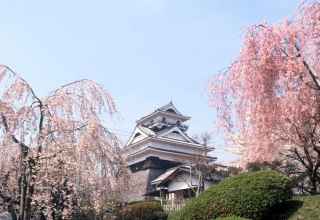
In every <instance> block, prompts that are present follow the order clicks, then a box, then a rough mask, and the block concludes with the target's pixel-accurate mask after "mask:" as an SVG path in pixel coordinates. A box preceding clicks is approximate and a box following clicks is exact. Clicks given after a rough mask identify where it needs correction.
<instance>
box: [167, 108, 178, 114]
mask: <svg viewBox="0 0 320 220" xmlns="http://www.w3.org/2000/svg"><path fill="white" fill-rule="evenodd" d="M167 112H170V113H176V112H175V111H174V110H173V109H172V108H169V109H168V110H167Z"/></svg>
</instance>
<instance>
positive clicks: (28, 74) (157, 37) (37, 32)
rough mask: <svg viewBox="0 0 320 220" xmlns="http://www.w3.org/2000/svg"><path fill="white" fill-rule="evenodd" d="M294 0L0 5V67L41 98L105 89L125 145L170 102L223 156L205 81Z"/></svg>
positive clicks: (12, 1)
mask: <svg viewBox="0 0 320 220" xmlns="http://www.w3.org/2000/svg"><path fill="white" fill-rule="evenodd" d="M300 2H301V1H300V0H201V1H199V0H114V1H109V0H101V1H98V0H90V1H81V0H67V1H63V0H55V1H40V0H38V1H33V0H28V1H23V0H21V1H17V0H8V1H7V0H1V1H0V9H1V13H0V28H1V29H0V63H2V64H5V65H8V66H10V67H11V68H12V69H14V70H15V71H16V72H18V73H20V74H21V75H22V76H23V77H24V78H25V79H26V80H27V81H28V82H29V83H30V84H31V85H32V86H33V88H34V89H35V91H36V92H37V93H38V94H39V95H40V96H45V95H47V94H48V93H49V92H50V91H52V90H54V89H55V88H57V87H59V86H60V85H63V84H66V83H68V82H71V81H74V80H78V79H83V78H86V79H92V80H95V81H97V82H98V83H100V84H102V85H103V86H104V87H105V88H106V89H107V90H108V91H109V92H110V93H111V94H112V96H113V97H114V99H115V102H116V104H117V107H118V110H119V112H120V113H119V115H118V116H117V118H116V119H115V120H113V121H112V122H110V127H111V129H112V130H113V131H114V132H116V133H117V134H119V136H121V138H122V139H123V140H124V141H126V138H128V136H129V135H130V133H131V132H132V130H133V128H134V126H135V121H136V120H137V119H139V118H140V117H142V116H144V115H146V114H148V113H150V112H152V111H153V110H154V109H155V108H157V107H161V106H162V105H165V104H167V103H168V102H169V101H173V103H174V104H175V105H176V107H177V108H178V109H179V110H180V111H181V112H182V113H184V114H186V115H188V116H191V117H192V119H191V120H190V121H189V122H188V124H189V126H190V128H189V134H190V135H191V136H192V135H195V134H201V133H203V132H211V133H212V136H213V139H212V144H213V145H214V146H215V147H216V151H215V152H214V153H213V154H214V155H215V156H217V157H218V160H219V161H220V162H228V161H232V160H234V159H235V156H233V155H231V154H230V153H228V152H226V150H225V146H224V144H223V140H222V139H221V136H219V135H218V134H216V133H215V123H214V122H215V113H214V110H213V109H211V108H210V107H209V105H208V96H207V85H208V81H209V80H210V78H211V77H212V76H213V75H214V74H215V73H217V72H218V71H220V70H222V69H225V68H226V67H227V66H228V65H229V64H230V63H231V62H232V61H233V60H234V59H235V57H236V56H237V54H238V53H239V50H240V48H241V43H242V37H243V34H244V32H245V29H246V27H248V26H250V25H252V24H255V23H259V22H269V23H274V22H279V21H281V20H282V19H284V18H290V17H291V16H292V14H293V13H294V12H295V10H296V8H297V7H298V4H299V3H300Z"/></svg>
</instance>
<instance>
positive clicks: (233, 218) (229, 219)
mask: <svg viewBox="0 0 320 220" xmlns="http://www.w3.org/2000/svg"><path fill="white" fill-rule="evenodd" d="M214 220H250V219H248V218H241V217H238V216H229V217H222V218H216V219H214Z"/></svg>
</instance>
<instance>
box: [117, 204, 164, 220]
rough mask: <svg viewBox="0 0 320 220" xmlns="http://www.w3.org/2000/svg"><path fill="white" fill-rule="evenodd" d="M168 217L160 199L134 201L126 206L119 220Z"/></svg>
mask: <svg viewBox="0 0 320 220" xmlns="http://www.w3.org/2000/svg"><path fill="white" fill-rule="evenodd" d="M166 218H167V216H166V214H165V213H164V211H163V209H162V207H161V205H160V203H159V202H158V201H143V202H134V203H131V204H129V205H128V206H127V207H125V208H124V209H123V210H122V211H121V212H120V216H119V220H165V219H166Z"/></svg>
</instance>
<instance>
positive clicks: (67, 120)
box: [0, 65, 127, 220]
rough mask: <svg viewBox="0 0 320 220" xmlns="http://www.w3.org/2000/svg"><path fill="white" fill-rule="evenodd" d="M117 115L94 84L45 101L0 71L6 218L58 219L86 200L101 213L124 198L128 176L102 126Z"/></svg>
mask: <svg viewBox="0 0 320 220" xmlns="http://www.w3.org/2000/svg"><path fill="white" fill-rule="evenodd" d="M114 112H116V108H115V105H114V101H113V99H112V97H111V96H110V94H109V93H107V92H106V91H105V90H104V88H102V87H101V86H100V85H99V84H97V83H95V82H93V81H91V80H79V81H74V82H71V83H69V84H66V85H64V86H61V87H60V88H58V89H56V90H54V91H53V92H52V93H50V94H49V95H48V96H46V97H39V96H37V95H36V93H35V90H34V88H32V87H31V86H30V85H29V84H28V83H27V82H26V81H25V80H24V79H23V78H22V77H21V76H20V75H19V74H17V73H15V72H14V71H13V70H11V69H10V68H9V67H7V66H3V65H0V199H1V200H2V201H4V206H5V207H6V206H7V207H8V211H9V212H11V214H12V215H13V216H15V215H17V218H19V219H20V220H30V219H32V218H37V217H39V216H41V218H42V219H44V218H45V219H55V220H56V219H57V220H60V219H69V218H71V215H72V214H73V210H74V209H75V208H76V207H78V206H79V204H80V203H82V202H83V201H84V200H85V201H88V203H90V204H91V205H92V207H93V209H94V210H96V211H99V210H100V209H102V208H103V204H104V203H105V200H107V199H110V198H111V197H112V198H115V197H117V198H118V199H119V198H120V197H121V192H122V191H123V190H120V188H122V187H124V186H125V185H126V181H127V180H126V179H127V178H126V169H125V166H124V160H123V159H122V157H121V151H120V142H119V140H118V139H117V137H116V136H115V135H114V134H113V133H111V132H110V131H109V130H108V129H107V128H106V127H105V126H106V124H105V120H103V118H105V117H106V116H107V115H110V114H113V113H114ZM122 189H124V188H122Z"/></svg>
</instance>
